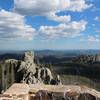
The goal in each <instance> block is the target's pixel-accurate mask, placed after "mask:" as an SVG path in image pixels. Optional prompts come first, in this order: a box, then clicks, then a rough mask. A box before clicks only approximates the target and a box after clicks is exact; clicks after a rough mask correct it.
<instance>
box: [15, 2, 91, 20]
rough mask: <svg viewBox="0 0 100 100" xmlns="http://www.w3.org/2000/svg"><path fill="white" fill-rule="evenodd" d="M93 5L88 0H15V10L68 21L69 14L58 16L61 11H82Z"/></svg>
mask: <svg viewBox="0 0 100 100" xmlns="http://www.w3.org/2000/svg"><path fill="white" fill-rule="evenodd" d="M91 6H92V5H91V4H90V5H89V4H86V0H14V11H16V12H18V13H20V14H22V15H32V16H46V17H47V18H49V19H52V20H54V21H58V22H68V21H70V19H71V17H70V16H69V15H68V16H67V15H65V16H58V15H57V14H56V13H58V12H61V11H73V12H80V11H83V10H85V9H87V8H89V7H91Z"/></svg>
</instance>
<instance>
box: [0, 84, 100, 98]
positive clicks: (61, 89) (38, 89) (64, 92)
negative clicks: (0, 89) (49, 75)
mask: <svg viewBox="0 0 100 100" xmlns="http://www.w3.org/2000/svg"><path fill="white" fill-rule="evenodd" d="M0 100H100V92H98V91H96V90H94V89H91V88H88V87H86V86H75V85H67V86H65V85H59V86H57V85H34V86H29V85H28V84H13V85H12V86H11V87H10V88H9V89H7V91H6V92H4V93H3V94H1V95H0Z"/></svg>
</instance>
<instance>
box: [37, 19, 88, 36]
mask: <svg viewBox="0 0 100 100" xmlns="http://www.w3.org/2000/svg"><path fill="white" fill-rule="evenodd" d="M86 24H87V22H86V21H84V20H82V21H79V22H76V21H73V22H71V23H69V24H59V25H58V26H41V27H40V29H39V33H40V34H42V35H45V36H46V37H47V38H68V37H70V38H72V37H77V36H81V35H82V33H81V32H82V31H84V30H85V28H86Z"/></svg>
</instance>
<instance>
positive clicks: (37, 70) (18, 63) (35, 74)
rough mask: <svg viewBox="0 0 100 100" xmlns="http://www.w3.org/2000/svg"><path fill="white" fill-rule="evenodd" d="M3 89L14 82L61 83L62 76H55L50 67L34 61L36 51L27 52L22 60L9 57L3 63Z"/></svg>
mask: <svg viewBox="0 0 100 100" xmlns="http://www.w3.org/2000/svg"><path fill="white" fill-rule="evenodd" d="M1 67H2V79H1V80H2V82H1V83H2V84H1V88H2V90H6V89H7V88H8V87H9V86H10V85H11V84H13V83H15V82H16V83H27V84H30V85H31V84H53V85H59V84H61V81H60V78H59V77H58V76H57V78H56V79H55V78H53V75H52V72H51V71H50V69H49V68H46V67H44V66H42V67H41V65H40V66H37V65H36V64H35V63H34V53H33V52H25V53H24V57H23V59H22V60H15V59H8V60H5V61H4V62H3V64H2V66H1Z"/></svg>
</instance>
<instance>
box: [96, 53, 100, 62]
mask: <svg viewBox="0 0 100 100" xmlns="http://www.w3.org/2000/svg"><path fill="white" fill-rule="evenodd" d="M95 62H100V54H96V56H95Z"/></svg>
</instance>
